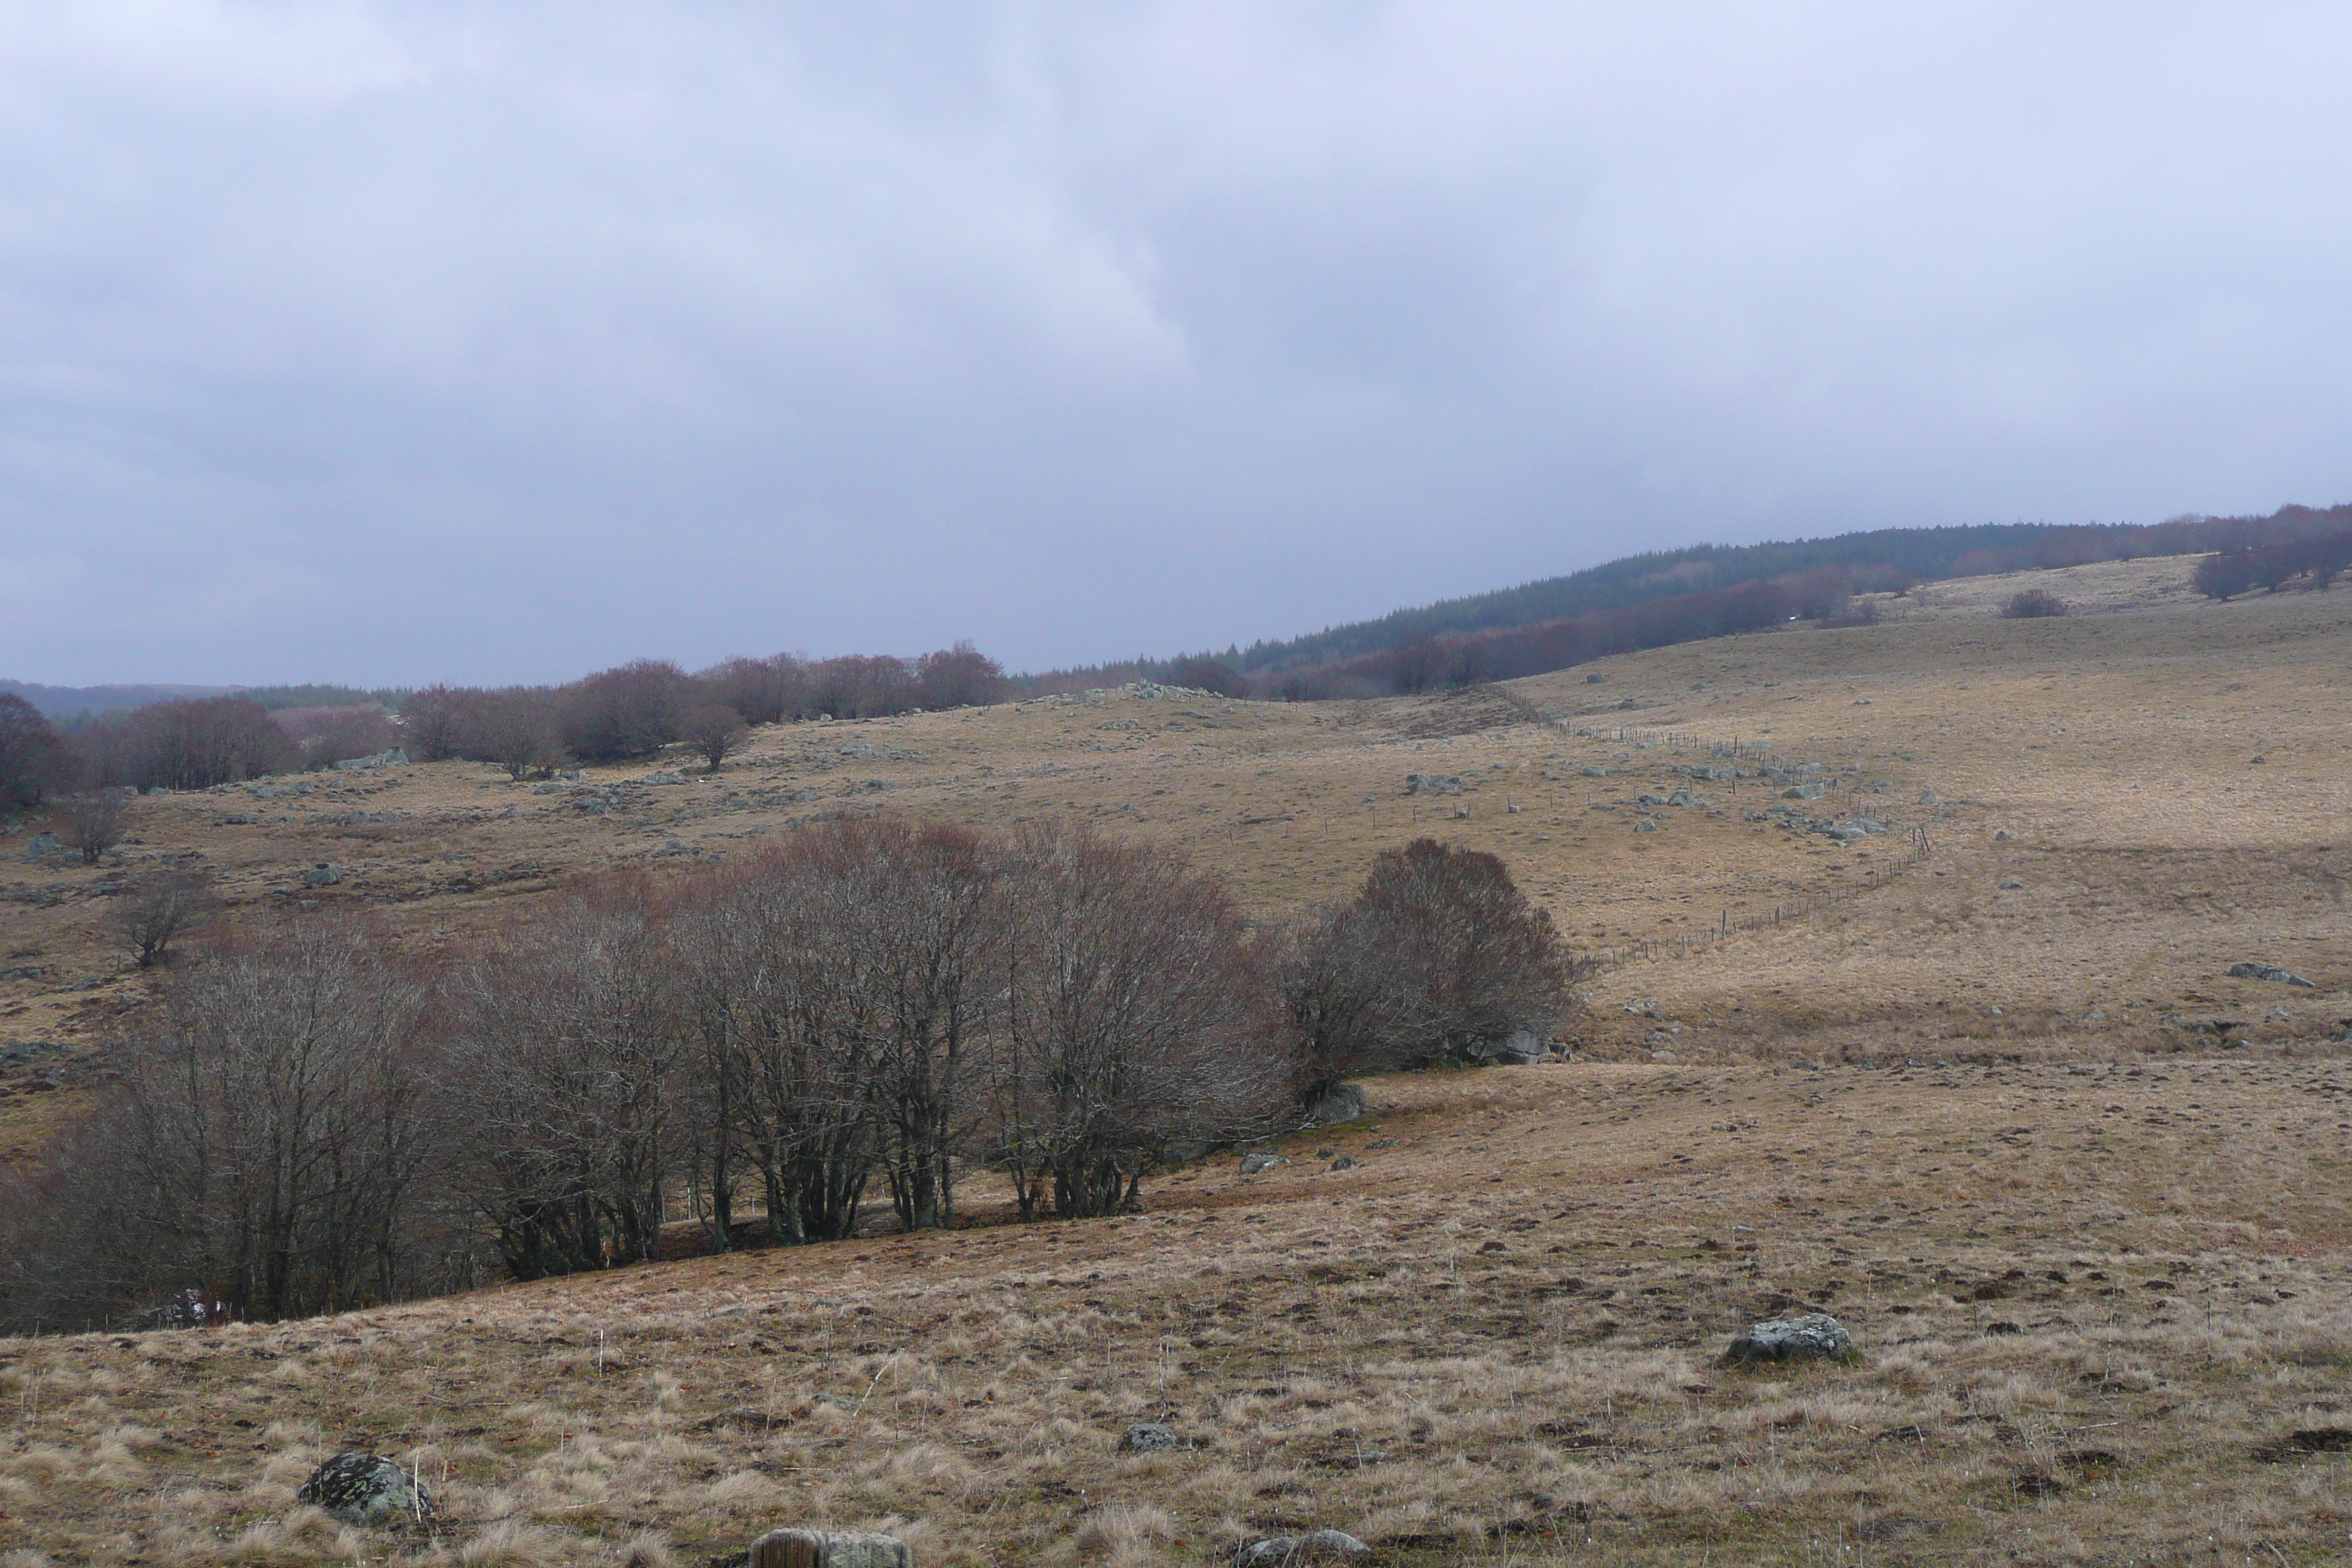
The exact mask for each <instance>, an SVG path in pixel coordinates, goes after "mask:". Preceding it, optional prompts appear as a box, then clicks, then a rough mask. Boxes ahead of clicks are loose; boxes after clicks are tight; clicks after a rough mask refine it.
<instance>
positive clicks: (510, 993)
mask: <svg viewBox="0 0 2352 1568" xmlns="http://www.w3.org/2000/svg"><path fill="white" fill-rule="evenodd" d="M386 952H387V947H386V943H385V942H384V941H383V933H382V932H380V931H371V930H368V929H366V928H363V927H360V926H355V925H352V924H350V923H347V922H342V921H333V920H320V919H315V918H314V919H311V920H309V921H305V922H303V923H297V924H292V925H288V926H284V927H279V928H273V929H272V930H270V931H267V932H264V933H261V934H258V935H248V936H246V937H244V938H241V939H232V940H229V941H226V942H220V943H217V944H215V945H214V946H212V947H211V948H210V949H208V950H207V951H206V952H204V953H203V954H202V955H201V956H200V957H199V958H198V960H197V961H196V962H194V963H190V964H189V965H187V966H186V968H185V970H184V973H182V974H181V976H180V977H179V978H178V979H177V980H176V981H175V982H174V983H173V984H172V985H171V986H170V988H169V992H168V994H169V997H170V1001H169V1005H168V1010H167V1016H168V1023H167V1024H166V1026H164V1027H163V1028H162V1029H160V1030H158V1031H157V1032H155V1033H153V1034H151V1035H148V1036H146V1037H139V1038H133V1039H126V1040H124V1041H123V1042H121V1044H120V1045H118V1046H117V1047H114V1060H113V1063H112V1065H113V1067H114V1068H116V1069H117V1070H118V1071H119V1073H120V1075H121V1079H120V1084H119V1087H118V1088H117V1089H116V1090H115V1091H114V1092H113V1093H112V1094H111V1095H110V1097H109V1100H108V1102H107V1104H106V1106H105V1108H104V1109H103V1110H101V1111H100V1112H99V1113H98V1114H97V1115H96V1116H94V1117H93V1118H91V1119H90V1120H89V1121H88V1122H87V1123H85V1124H84V1125H83V1126H82V1127H81V1128H80V1129H79V1131H77V1132H76V1133H75V1134H74V1135H73V1136H71V1137H70V1138H69V1139H68V1140H67V1141H66V1142H64V1143H62V1144H60V1145H59V1146H58V1149H57V1150H56V1151H54V1152H53V1153H52V1155H51V1157H50V1159H49V1160H48V1161H47V1164H46V1165H45V1166H44V1167H43V1168H42V1169H41V1170H39V1171H38V1172H37V1173H34V1174H33V1175H31V1176H27V1177H24V1178H21V1179H22V1180H23V1181H24V1183H25V1190H24V1191H22V1192H19V1193H15V1194H6V1193H0V1260H5V1263H0V1269H5V1274H0V1320H24V1319H28V1318H30V1317H33V1316H47V1317H48V1318H50V1319H51V1320H52V1321H56V1320H58V1319H60V1318H69V1317H73V1316H76V1315H80V1316H88V1317H92V1318H95V1317H97V1316H99V1315H100V1314H104V1313H111V1312H121V1311H125V1310H131V1309H133V1308H135V1307H137V1306H138V1305H140V1304H141V1303H145V1302H152V1301H157V1300H163V1299H164V1298H166V1297H168V1296H169V1295H171V1294H172V1293H173V1292H174V1291H177V1290H179V1289H184V1288H188V1287H191V1286H200V1287H202V1288H204V1289H205V1290H206V1291H207V1292H208V1293H210V1294H212V1295H215V1296H216V1297H218V1298H219V1299H220V1300H225V1301H226V1302H228V1303H229V1304H230V1306H231V1307H232V1309H233V1310H236V1311H237V1312H240V1313H242V1314H245V1315H247V1316H254V1317H284V1316H290V1315H299V1314H302V1313H309V1312H316V1311H322V1310H333V1309H335V1308H337V1307H339V1306H341V1305H344V1304H347V1303H351V1302H353V1301H357V1300H368V1299H374V1300H386V1299H393V1298H397V1297H402V1296H408V1295H415V1294H418V1293H423V1292H427V1291H432V1290H436V1289H447V1288H451V1287H457V1286H463V1285H467V1284H470V1283H472V1282H474V1281H475V1280H477V1279H480V1278H485V1277H488V1276H489V1275H492V1274H504V1275H506V1276H509V1277H513V1278H525V1279H527V1278H534V1277H539V1276H544V1275H549V1274H556V1273H563V1272H568V1271H571V1270H575V1269H583V1268H597V1267H601V1266H606V1265H610V1264H614V1263H623V1262H633V1261H637V1260H641V1259H646V1258H653V1257H655V1256H656V1255H657V1253H658V1251H659V1249H660V1248H661V1247H662V1246H663V1244H664V1235H665V1226H678V1225H681V1224H688V1225H691V1226H698V1228H699V1229H700V1230H701V1232H702V1234H703V1237H704V1242H703V1244H704V1245H708V1246H711V1247H732V1246H737V1245H740V1244H742V1243H743V1242H745V1241H746V1240H772V1241H776V1242H786V1243H791V1242H807V1241H821V1240H828V1239H835V1238H839V1237H846V1236H848V1235H850V1234H852V1233H853V1232H854V1231H855V1230H856V1228H857V1226H858V1225H859V1224H860V1222H861V1219H863V1218H865V1217H866V1216H867V1215H869V1214H870V1213H871V1212H872V1211H873V1210H874V1209H876V1208H877V1206H879V1205H886V1204H887V1207H888V1209H889V1210H890V1211H891V1212H892V1213H893V1214H894V1215H895V1217H896V1220H897V1222H898V1224H899V1225H900V1226H905V1227H908V1228H921V1227H940V1226H950V1225H952V1224H953V1223H954V1222H955V1219H956V1211H957V1202H958V1197H959V1194H960V1192H961V1193H969V1191H970V1190H971V1181H970V1178H971V1177H972V1176H973V1175H974V1174H975V1173H995V1177H996V1179H1003V1180H1006V1181H1008V1182H1009V1183H1010V1185H1011V1190H1012V1194H1013V1199H1014V1201H1015V1205H1016V1206H1017V1210H1018V1213H1019V1214H1020V1215H1021V1216H1022V1217H1023V1218H1024V1219H1035V1218H1039V1217H1041V1216H1043V1215H1045V1214H1047V1213H1051V1214H1053V1215H1057V1216H1066V1217H1067V1216H1083V1215H1102V1214H1107V1213H1112V1212H1117V1211H1118V1210H1120V1209H1123V1208H1126V1207H1129V1206H1131V1205H1134V1204H1136V1203H1137V1202H1138V1201H1139V1194H1140V1187H1141V1184H1142V1182H1143V1181H1144V1179H1145V1178H1146V1177H1147V1176H1148V1175H1149V1174H1150V1173H1152V1172H1153V1171H1155V1170H1160V1169H1162V1168H1164V1167H1166V1166H1167V1165H1169V1164H1170V1163H1175V1162H1179V1161H1181V1160H1184V1159H1188V1158H1192V1157H1194V1156H1196V1155H1198V1154H1200V1153H1201V1152H1205V1151H1206V1150H1207V1149H1208V1148H1210V1147H1212V1146H1213V1145H1216V1144H1218V1143H1220V1142H1229V1141H1233V1140H1236V1139H1241V1138H1244V1137H1248V1136H1252V1135H1255V1134H1260V1133H1264V1132H1267V1131H1274V1130H1276V1129H1277V1128H1279V1127H1282V1126H1284V1125H1287V1124H1294V1123H1295V1122H1296V1121H1297V1119H1298V1116H1299V1113H1300V1108H1301V1107H1302V1106H1305V1105H1307V1104H1311V1103H1313V1102H1314V1101H1315V1100H1317V1099H1318V1097H1319V1096H1320V1094H1321V1092H1322V1091H1323V1090H1324V1089H1326V1088H1328V1086H1329V1085H1330V1084H1331V1083H1333V1082H1335V1081H1337V1080H1339V1079H1342V1078H1344V1077H1347V1076H1349V1075H1350V1074H1355V1073H1361V1072H1366V1071H1380V1070H1386V1069H1389V1068H1395V1067H1399V1066H1405V1065H1411V1064H1412V1063H1415V1062H1419V1061H1424V1060H1430V1059H1433V1058H1440V1057H1446V1056H1450V1055H1456V1054H1465V1053H1470V1051H1471V1047H1472V1046H1473V1044H1474V1043H1475V1042H1477V1041H1481V1040H1498V1039H1500V1038H1502V1037H1506V1036H1508V1035H1510V1034H1512V1033H1514V1032H1515V1031H1519V1030H1525V1029H1529V1028H1536V1029H1542V1030H1544V1031H1546V1032H1549V1028H1550V1027H1551V1026H1553V1025H1554V1024H1555V1023H1556V1022H1558V1021H1559V1019H1560V1018H1561V1017H1562V1016H1563V1015H1564V1012H1565V1009H1566V1007H1567V1005H1568V990H1567V987H1568V984H1569V982H1570V979H1571V977H1572V976H1571V970H1570V963H1569V960H1568V958H1567V956H1566V954H1565V952H1563V950H1562V949H1561V947H1560V944H1559V941H1558V938H1557V936H1556V935H1555V934H1554V932H1553V931H1552V928H1551V924H1550V922H1549V919H1548V918H1547V917H1546V916H1544V915H1543V913H1542V912H1541V911H1540V910H1534V909H1533V908H1532V907H1531V906H1529V905H1528V903H1527V901H1526V900H1524V898H1522V897H1521V896H1520V895H1519V893H1518V891H1517V889H1516V888H1514V887H1513V886H1512V885H1511V882H1510V879H1509V877H1508V876H1507V874H1505V872H1504V870H1503V868H1502V866H1501V863H1500V862H1499V861H1497V860H1496V859H1495V858H1494V857H1492V856H1489V855H1482V854H1477V853H1474V852H1470V851H1465V850H1461V849H1455V848H1450V847H1444V846H1440V845H1437V844H1435V843H1433V842H1430V841H1427V840H1423V841H1420V842H1418V843H1415V844H1413V845H1412V846H1410V847H1407V848H1404V849H1402V850H1397V851H1392V852H1391V853H1389V854H1386V855H1383V856H1381V858H1379V860H1378V861H1377V862H1376V864H1375V865H1374V867H1373V868H1372V872H1371V874H1370V877H1369V878H1368V879H1366V882H1365V884H1364V886H1363V888H1362V889H1360V892H1359V893H1358V894H1357V896H1356V897H1354V898H1353V899H1350V900H1343V901H1341V902H1340V903H1338V904H1335V905H1334V906H1332V907H1331V908H1330V909H1328V910H1322V911H1318V912H1317V913H1316V914H1315V915H1314V916H1312V917H1311V918H1309V919H1307V920H1306V921H1302V922H1300V923H1299V924H1298V925H1297V926H1296V927H1295V928H1261V927H1255V926H1254V925H1253V924H1252V923H1251V922H1249V921H1245V920H1244V918H1243V917H1242V915H1241V913H1240V912H1239V910H1237V909H1236V908H1235V907H1234V904H1233V903H1232V901H1231V900H1230V899H1229V898H1228V897H1227V896H1226V894H1225V893H1224V891H1223V889H1222V888H1220V887H1219V886H1218V885H1217V884H1216V883H1215V882H1213V881H1212V880H1210V879H1207V878H1204V877H1202V876H1201V875H1199V874H1197V873H1195V872H1193V871H1192V870H1191V869H1189V868H1187V867H1186V866H1185V864H1184V863H1183V862H1182V861H1181V859H1179V858H1176V857H1174V856H1173V855H1171V853H1169V852H1167V851H1164V850H1160V849H1155V848H1148V847H1134V846H1129V845H1125V844H1121V843H1118V842H1116V841H1113V840H1110V839H1108V838H1105V837H1099V836H1097V835H1095V834H1092V833H1090V832H1087V831H1086V830H1084V829H1079V828H1064V827H1055V826H1039V827H1034V828H1030V829H1027V830H1025V831H1023V832H1021V833H1019V834H1017V835H1016V836H1013V837H984V836H982V835H978V834H974V833H971V832H967V831H965V830H963V829H961V828H956V827H948V826H922V825H919V824H912V823H905V822H897V821H891V820H887V819H884V820H868V821H862V822H847V821H845V822H835V823H829V824H824V825H821V826H814V827H811V828H808V829H804V830H803V831H800V832H798V833H795V834H794V835H793V836H792V837H791V838H790V839H789V840H788V841H787V842H786V843H785V844H784V845H783V846H782V847H780V848H778V849H777V850H776V851H775V852H773V853H772V854H771V855H770V856H768V857H767V858H764V859H762V860H761V861H759V862H757V863H755V864H751V865H746V866H741V867H730V868H705V869H702V870H699V871H698V872H695V873H693V874H690V875H688V876H687V877H685V878H682V879H676V880H670V881H662V880H657V879H652V878H650V877H647V876H644V875H641V874H640V875H631V876H625V877H614V878H609V879H600V880H597V881H594V882H592V883H589V884H586V885H583V887H581V888H579V889H575V890H574V892H572V894H571V895H570V896H569V897H568V898H566V899H565V900H564V901H563V902H562V904H561V905H560V906H558V907H556V908H554V909H552V910H550V911H549V912H547V913H546V914H545V915H544V917H543V918H541V919H540V920H539V921H535V922H531V923H527V924H525V925H522V926H520V927H519V928H517V929H513V930H510V931H508V932H507V933H506V934H505V935H504V936H503V937H502V939H500V940H499V941H498V942H495V943H493V944H490V945H487V946H485V947H484V948H483V949H481V950H480V951H478V952H474V953H472V954H470V955H468V956H466V957H464V958H462V959H459V960H456V961H449V962H443V963H439V964H438V965H436V966H435V967H433V968H430V969H426V968H422V967H419V966H416V965H414V964H410V963H402V962H396V961H394V959H392V958H390V957H388V956H386ZM11 1226H13V1227H14V1228H15V1234H13V1235H11V1234H5V1233H6V1232H7V1231H8V1230H9V1229H10V1228H11Z"/></svg>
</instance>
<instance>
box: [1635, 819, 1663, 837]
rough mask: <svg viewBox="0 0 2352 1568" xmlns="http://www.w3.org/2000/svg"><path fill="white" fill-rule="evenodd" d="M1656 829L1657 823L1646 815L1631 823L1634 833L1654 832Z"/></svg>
mask: <svg viewBox="0 0 2352 1568" xmlns="http://www.w3.org/2000/svg"><path fill="white" fill-rule="evenodd" d="M1657 830H1658V825H1657V824H1656V823H1654V822H1653V821H1651V820H1650V819H1649V818H1648V817H1646V816H1645V817H1643V818H1642V820H1641V821H1639V822H1637V823H1635V824H1633V831H1634V832H1636V833H1655V832H1656V831H1657Z"/></svg>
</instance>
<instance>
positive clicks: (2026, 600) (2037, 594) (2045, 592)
mask: <svg viewBox="0 0 2352 1568" xmlns="http://www.w3.org/2000/svg"><path fill="white" fill-rule="evenodd" d="M2068 613H2069V611H2068V608H2067V605H2066V601H2065V600H2063V599H2062V598H2060V597H2059V596H2058V595H2055V594H2053V593H2052V592H2050V590H2049V589H2047V588H2026V589H2022V590H2021V591H2019V592H2017V593H2015V594H2011V595H2010V596H2009V603H2008V604H2006V605H2002V606H2001V608H2000V614H2001V618H2002V619H2003V620H2011V621H2034V620H2042V619H2044V618H2047V617H2049V616H2063V615H2066V614H2068Z"/></svg>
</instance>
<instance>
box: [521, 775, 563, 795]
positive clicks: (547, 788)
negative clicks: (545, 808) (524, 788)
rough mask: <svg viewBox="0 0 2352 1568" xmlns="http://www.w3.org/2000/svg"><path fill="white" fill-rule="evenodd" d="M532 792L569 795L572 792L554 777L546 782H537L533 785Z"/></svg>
mask: <svg viewBox="0 0 2352 1568" xmlns="http://www.w3.org/2000/svg"><path fill="white" fill-rule="evenodd" d="M530 793H531V794H533V795H567V794H569V793H570V792H569V791H568V790H566V789H565V788H564V787H563V786H562V784H558V783H556V782H555V781H554V780H553V779H550V780H548V781H547V782H546V783H545V784H533V785H531V786H530Z"/></svg>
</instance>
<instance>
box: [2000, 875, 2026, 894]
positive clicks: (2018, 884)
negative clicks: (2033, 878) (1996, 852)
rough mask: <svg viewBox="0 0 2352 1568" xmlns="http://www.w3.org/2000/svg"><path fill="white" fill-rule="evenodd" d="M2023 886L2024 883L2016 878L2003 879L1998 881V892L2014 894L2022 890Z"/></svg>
mask: <svg viewBox="0 0 2352 1568" xmlns="http://www.w3.org/2000/svg"><path fill="white" fill-rule="evenodd" d="M2023 886H2025V883H2024V882H2023V881H2022V880H2021V879H2018V878H2016V877H2003V878H2002V879H2000V890H2001V891H2002V892H2004V893H2012V892H2015V891H2016V890H2017V889H2020V888H2022V887H2023Z"/></svg>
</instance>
